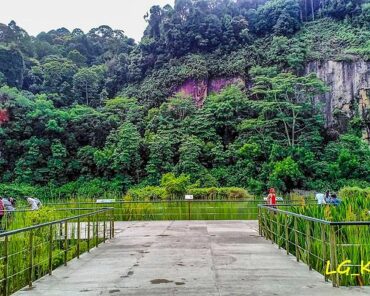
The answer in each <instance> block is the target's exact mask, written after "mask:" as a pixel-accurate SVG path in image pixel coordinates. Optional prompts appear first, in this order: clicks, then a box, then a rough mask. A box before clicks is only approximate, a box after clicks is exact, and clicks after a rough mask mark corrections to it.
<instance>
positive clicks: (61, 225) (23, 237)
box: [0, 208, 114, 295]
mask: <svg viewBox="0 0 370 296" xmlns="http://www.w3.org/2000/svg"><path fill="white" fill-rule="evenodd" d="M76 211H79V210H76ZM112 212H113V209H110V208H105V209H96V210H93V211H91V210H90V212H87V213H86V212H85V213H83V214H79V215H74V216H70V217H68V218H64V219H59V220H56V221H51V222H46V223H42V224H37V225H33V226H30V227H26V228H20V229H16V230H12V231H8V232H3V233H1V234H0V240H1V243H0V295H10V294H11V293H13V292H15V291H17V290H19V289H21V288H22V287H24V286H26V285H28V286H32V282H33V281H34V280H36V279H38V278H40V277H42V276H44V275H46V274H51V273H52V270H53V269H55V268H56V267H58V266H60V265H62V264H65V265H66V264H67V262H68V261H69V260H71V259H72V258H76V257H77V258H78V257H79V256H80V254H82V253H84V252H86V251H88V250H89V248H91V246H92V241H95V246H96V245H98V244H99V243H102V242H104V241H105V240H106V239H107V238H109V237H112V236H114V233H113V232H112V229H113V228H114V221H113V219H112V217H113V215H112ZM92 220H93V221H95V225H96V226H97V227H96V230H97V231H94V230H93V229H92V227H91V221H92ZM87 231H88V232H87Z"/></svg>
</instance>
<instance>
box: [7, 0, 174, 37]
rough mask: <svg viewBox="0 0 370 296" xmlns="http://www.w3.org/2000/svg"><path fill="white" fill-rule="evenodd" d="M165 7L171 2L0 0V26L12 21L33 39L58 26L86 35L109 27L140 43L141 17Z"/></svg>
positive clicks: (153, 0)
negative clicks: (157, 8) (94, 29)
mask: <svg viewBox="0 0 370 296" xmlns="http://www.w3.org/2000/svg"><path fill="white" fill-rule="evenodd" d="M1 2H2V3H1ZM166 4H171V5H172V6H173V4H174V0H134V1H131V0H103V1H98V0H7V1H6V0H2V1H0V7H1V8H0V23H5V24H8V23H9V22H10V21H11V20H14V21H15V22H16V23H17V25H18V26H20V27H22V28H23V29H25V30H26V31H27V32H28V34H30V35H34V36H35V35H37V34H38V33H40V32H42V31H45V32H47V31H49V30H52V29H57V28H61V27H65V28H67V29H69V30H73V29H74V28H80V29H82V30H83V31H84V32H85V33H86V32H87V31H89V30H90V29H91V28H95V27H98V26H100V25H108V26H110V27H112V28H113V29H120V30H123V31H124V32H125V34H126V35H127V36H129V37H131V38H134V39H135V40H136V41H140V39H141V36H142V34H143V32H144V30H145V28H146V22H145V20H144V18H143V16H144V15H145V14H146V12H147V11H149V9H150V7H152V6H153V5H160V6H162V7H163V6H164V5H166Z"/></svg>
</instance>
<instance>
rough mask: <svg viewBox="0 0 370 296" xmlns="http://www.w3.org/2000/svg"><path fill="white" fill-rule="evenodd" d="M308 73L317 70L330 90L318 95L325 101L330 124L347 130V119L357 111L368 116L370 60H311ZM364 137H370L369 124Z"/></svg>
mask: <svg viewBox="0 0 370 296" xmlns="http://www.w3.org/2000/svg"><path fill="white" fill-rule="evenodd" d="M308 73H316V74H317V76H318V77H319V78H320V79H322V80H323V81H324V82H325V83H326V84H327V86H328V87H329V89H330V91H328V92H327V93H326V94H325V95H322V96H320V97H318V98H317V100H318V102H321V103H322V104H323V108H324V112H325V118H326V125H327V127H329V128H330V127H334V126H335V127H336V128H338V129H345V126H346V121H347V122H348V119H350V118H351V117H352V116H353V115H354V114H356V112H359V114H360V115H361V116H362V117H363V118H364V116H365V117H366V116H367V112H368V110H369V108H370V102H369V96H368V92H369V90H370V62H365V61H356V62H335V61H325V62H311V63H309V64H308V65H307V66H306V69H305V74H308ZM364 119H365V118H364ZM364 137H365V138H368V139H369V138H370V131H369V127H367V128H365V130H364Z"/></svg>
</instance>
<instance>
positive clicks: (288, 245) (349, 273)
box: [258, 205, 370, 286]
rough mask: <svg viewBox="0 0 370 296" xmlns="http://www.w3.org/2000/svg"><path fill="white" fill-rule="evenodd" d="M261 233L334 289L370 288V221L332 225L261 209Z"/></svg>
mask: <svg viewBox="0 0 370 296" xmlns="http://www.w3.org/2000/svg"><path fill="white" fill-rule="evenodd" d="M258 220H259V232H260V235H261V236H264V237H265V238H266V239H269V240H271V242H272V243H275V244H277V245H278V246H279V248H284V249H285V250H286V253H287V254H292V255H294V256H295V257H296V259H297V261H302V262H304V263H306V264H307V265H308V268H309V269H314V270H316V271H318V272H320V273H321V274H323V276H324V279H325V280H331V281H332V283H333V286H340V285H347V286H363V285H369V284H370V261H369V259H370V238H369V230H370V221H350V222H332V221H326V220H322V219H317V218H313V217H309V216H304V215H301V214H298V213H296V212H293V211H288V209H284V210H281V209H279V208H272V207H268V206H264V205H260V206H259V214H258Z"/></svg>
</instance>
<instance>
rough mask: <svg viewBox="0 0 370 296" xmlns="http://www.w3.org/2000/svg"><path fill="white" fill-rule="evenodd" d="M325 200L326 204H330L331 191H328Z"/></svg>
mask: <svg viewBox="0 0 370 296" xmlns="http://www.w3.org/2000/svg"><path fill="white" fill-rule="evenodd" d="M324 200H325V202H326V203H329V202H330V191H329V190H326V192H325V199H324Z"/></svg>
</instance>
